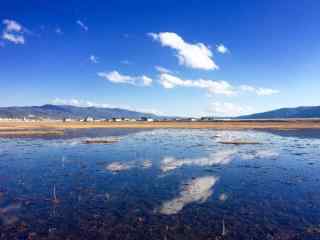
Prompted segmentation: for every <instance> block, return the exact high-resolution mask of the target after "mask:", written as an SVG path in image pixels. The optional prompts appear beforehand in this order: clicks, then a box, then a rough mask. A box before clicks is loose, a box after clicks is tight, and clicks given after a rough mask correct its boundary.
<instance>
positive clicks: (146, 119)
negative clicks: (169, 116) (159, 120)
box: [141, 117, 154, 122]
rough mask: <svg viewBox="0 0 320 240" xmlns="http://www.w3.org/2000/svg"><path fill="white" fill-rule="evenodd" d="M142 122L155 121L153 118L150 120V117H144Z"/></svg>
mask: <svg viewBox="0 0 320 240" xmlns="http://www.w3.org/2000/svg"><path fill="white" fill-rule="evenodd" d="M141 121H144V122H153V121H154V119H153V118H148V117H142V118H141Z"/></svg>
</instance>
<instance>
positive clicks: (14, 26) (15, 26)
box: [3, 19, 22, 32]
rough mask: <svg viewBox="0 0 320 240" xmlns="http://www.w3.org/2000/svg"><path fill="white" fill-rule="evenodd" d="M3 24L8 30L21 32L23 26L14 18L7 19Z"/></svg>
mask: <svg viewBox="0 0 320 240" xmlns="http://www.w3.org/2000/svg"><path fill="white" fill-rule="evenodd" d="M3 24H4V25H5V26H6V31H8V32H21V31H22V26H21V24H19V23H18V22H16V21H14V20H9V19H5V20H3Z"/></svg>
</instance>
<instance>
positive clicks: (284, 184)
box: [0, 129, 320, 240]
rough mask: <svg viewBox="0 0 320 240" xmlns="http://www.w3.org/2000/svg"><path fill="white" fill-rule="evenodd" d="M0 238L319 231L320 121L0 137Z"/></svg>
mask: <svg viewBox="0 0 320 240" xmlns="http://www.w3.org/2000/svg"><path fill="white" fill-rule="evenodd" d="M110 137H117V138H119V142H116V143H112V144H85V143H84V141H85V140H88V139H96V138H97V139H105V138H106V139H108V138H110ZM239 140H240V141H254V142H257V143H259V144H239V145H232V144H223V143H221V142H224V141H239ZM0 239H148V240H150V239H197V240H201V239H320V132H319V130H299V131H296V130H290V131H263V132H262V131H254V130H243V131H228V130H187V129H185V130H182V129H180V130H178V129H177V130H175V129H169V130H167V129H157V130H134V129H131V130H126V129H102V130H101V129H91V130H81V131H80V130H77V131H75V130H73V131H70V130H69V131H67V133H66V136H64V137H62V138H0Z"/></svg>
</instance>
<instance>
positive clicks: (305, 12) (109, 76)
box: [0, 0, 320, 116]
mask: <svg viewBox="0 0 320 240" xmlns="http://www.w3.org/2000/svg"><path fill="white" fill-rule="evenodd" d="M84 2H86V3H84ZM319 12H320V2H319V1H314V0H305V1H298V0H282V1H276V0H268V1H264V0H261V1H240V0H239V1H231V0H229V1H222V0H221V1H209V0H208V1H172V0H171V1H166V0H163V1H121V0H118V1H94V0H92V1H63V2H62V1H43V0H42V1H40V0H38V1H33V0H30V1H18V0H12V1H2V2H1V3H0V21H1V26H0V31H1V32H0V33H1V38H0V83H1V88H0V94H1V97H2V98H1V102H0V105H1V106H11V105H41V104H46V103H56V104H73V105H78V106H108V107H122V108H129V109H135V110H140V111H148V112H156V113H161V114H166V115H180V116H201V115H212V114H213V115H220V116H232V115H241V114H246V113H251V112H260V111H265V110H271V109H274V108H279V107H294V106H301V105H320V104H319V93H318V92H319V89H320V81H319V73H320V72H319V71H320V70H319V66H320V41H319V39H320V32H319V23H320V15H319Z"/></svg>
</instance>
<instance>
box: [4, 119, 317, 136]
mask: <svg viewBox="0 0 320 240" xmlns="http://www.w3.org/2000/svg"><path fill="white" fill-rule="evenodd" d="M83 128H189V129H206V128H207V129H278V130H290V129H312V128H320V120H298V121H216V122H173V121H172V122H87V123H86V122H58V121H57V122H53V121H41V122H18V121H16V122H0V134H1V132H7V131H24V132H25V131H28V130H29V131H30V130H33V131H37V130H39V131H40V130H41V131H44V130H46V131H59V130H64V129H83ZM31 132H32V131H30V133H31Z"/></svg>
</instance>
